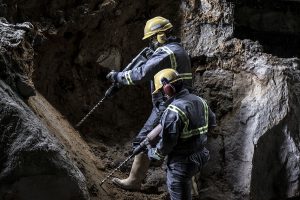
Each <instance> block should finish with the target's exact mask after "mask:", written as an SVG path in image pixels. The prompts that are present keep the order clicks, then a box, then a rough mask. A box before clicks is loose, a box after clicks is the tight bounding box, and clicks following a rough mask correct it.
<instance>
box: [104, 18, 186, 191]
mask: <svg viewBox="0 0 300 200" xmlns="http://www.w3.org/2000/svg"><path fill="white" fill-rule="evenodd" d="M172 29H173V25H172V24H171V22H170V21H169V20H168V19H166V18H164V17H160V16H158V17H154V18H152V19H150V20H148V21H147V23H146V25H145V28H144V37H143V40H148V41H149V44H150V48H151V49H152V50H153V51H152V52H151V53H147V55H146V57H145V58H144V59H141V60H139V61H138V62H135V63H136V66H134V67H133V68H132V69H131V70H128V71H122V72H116V71H111V72H110V73H109V74H108V75H107V79H109V80H110V81H111V82H113V83H115V84H116V85H135V84H138V83H140V82H145V81H150V82H151V86H152V87H151V93H152V92H153V91H154V84H153V79H154V75H155V74H156V73H157V72H159V71H161V70H162V69H165V68H172V69H176V70H177V71H178V73H180V74H179V75H180V76H181V79H182V80H183V86H184V87H185V88H188V89H189V90H190V89H191V88H192V73H191V62H190V58H189V56H188V54H187V52H186V51H185V50H184V48H183V47H182V45H181V43H180V39H179V38H176V37H174V36H173V35H172ZM152 102H153V109H152V112H151V114H150V116H149V118H148V120H147V121H146V123H145V124H144V126H143V128H142V129H141V131H140V132H139V134H138V135H137V137H136V138H135V139H134V141H133V148H135V147H136V146H137V145H138V144H139V143H140V142H141V141H142V140H144V139H145V138H146V135H147V134H148V133H149V132H150V131H151V130H152V129H153V128H154V127H155V126H156V125H157V124H158V123H159V120H160V117H161V114H162V112H163V111H164V110H165V108H166V107H165V105H164V103H163V96H162V95H161V94H160V93H157V94H153V95H152ZM149 164H150V160H149V159H148V157H147V155H146V154H145V153H141V154H139V155H137V156H135V158H134V161H133V164H132V168H131V172H130V175H129V177H128V178H126V179H118V178H114V179H113V180H112V181H113V183H115V184H116V185H117V186H119V187H121V188H123V189H127V190H140V188H141V183H142V180H143V179H144V178H145V176H146V172H147V170H148V168H149Z"/></svg>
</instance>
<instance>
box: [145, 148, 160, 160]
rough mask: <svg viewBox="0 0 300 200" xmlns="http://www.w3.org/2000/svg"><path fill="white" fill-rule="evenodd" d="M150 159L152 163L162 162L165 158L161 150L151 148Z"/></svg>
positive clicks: (149, 151)
mask: <svg viewBox="0 0 300 200" xmlns="http://www.w3.org/2000/svg"><path fill="white" fill-rule="evenodd" d="M148 158H149V160H151V161H152V160H154V161H159V160H162V159H163V158H164V156H163V155H161V154H160V153H159V150H158V149H157V148H150V149H149V150H148Z"/></svg>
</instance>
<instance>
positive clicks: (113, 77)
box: [106, 70, 119, 83]
mask: <svg viewBox="0 0 300 200" xmlns="http://www.w3.org/2000/svg"><path fill="white" fill-rule="evenodd" d="M118 73H119V72H116V71H115V70H112V71H111V72H109V73H108V74H107V75H106V79H108V80H110V81H111V82H112V83H118V79H117V78H118V77H117V76H118Z"/></svg>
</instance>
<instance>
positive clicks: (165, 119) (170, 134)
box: [148, 110, 182, 160]
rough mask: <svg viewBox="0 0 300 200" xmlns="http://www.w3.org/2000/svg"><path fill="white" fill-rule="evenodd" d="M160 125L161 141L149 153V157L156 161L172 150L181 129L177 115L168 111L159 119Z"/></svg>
mask: <svg viewBox="0 0 300 200" xmlns="http://www.w3.org/2000/svg"><path fill="white" fill-rule="evenodd" d="M161 125H162V131H161V133H160V136H161V139H160V140H159V142H158V144H157V145H156V148H153V149H151V151H152V152H151V151H150V152H149V154H150V156H149V157H150V158H151V157H152V158H154V159H157V160H159V159H162V158H163V157H164V156H166V155H168V154H169V153H170V152H171V151H172V150H173V148H174V146H175V145H176V144H177V141H178V138H179V133H180V130H181V129H182V128H181V127H182V122H181V120H180V118H179V115H178V113H175V112H173V111H170V110H166V111H165V112H164V114H163V116H162V119H161ZM149 154H148V155H149ZM151 154H152V156H151Z"/></svg>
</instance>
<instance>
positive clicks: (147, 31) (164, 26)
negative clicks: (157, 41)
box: [143, 16, 173, 40]
mask: <svg viewBox="0 0 300 200" xmlns="http://www.w3.org/2000/svg"><path fill="white" fill-rule="evenodd" d="M172 27H173V25H172V24H171V23H170V21H169V20H167V19H166V18H163V17H160V16H158V17H154V18H152V19H149V20H148V21H147V22H146V25H145V28H144V37H143V40H144V39H147V38H149V37H151V36H153V35H155V34H156V33H159V32H164V31H166V30H168V29H171V28H172Z"/></svg>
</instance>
